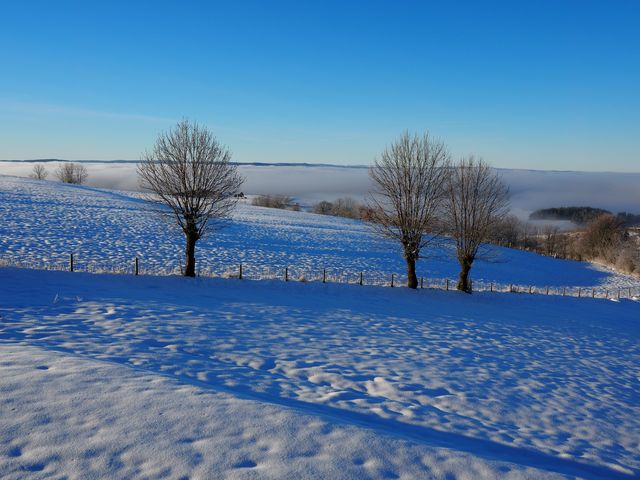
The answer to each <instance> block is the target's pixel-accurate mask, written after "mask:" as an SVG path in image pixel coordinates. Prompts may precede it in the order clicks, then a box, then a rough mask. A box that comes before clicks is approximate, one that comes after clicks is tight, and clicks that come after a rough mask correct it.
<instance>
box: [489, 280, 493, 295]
mask: <svg viewBox="0 0 640 480" xmlns="http://www.w3.org/2000/svg"><path fill="white" fill-rule="evenodd" d="M489 291H490V292H491V293H493V282H491V283H490V284H489Z"/></svg>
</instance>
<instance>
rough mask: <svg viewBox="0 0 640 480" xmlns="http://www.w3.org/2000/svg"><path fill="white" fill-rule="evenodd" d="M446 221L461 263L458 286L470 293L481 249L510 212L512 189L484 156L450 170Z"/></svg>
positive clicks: (466, 159)
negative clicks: (473, 269)
mask: <svg viewBox="0 0 640 480" xmlns="http://www.w3.org/2000/svg"><path fill="white" fill-rule="evenodd" d="M445 212H446V213H445V218H444V220H445V224H446V226H447V232H448V233H449V234H450V235H451V237H452V238H453V240H454V242H455V246H456V256H457V257H458V261H459V262H460V278H459V280H458V285H457V288H458V290H462V291H464V292H469V293H471V288H472V287H471V283H470V282H469V272H470V270H471V266H472V265H473V262H474V260H475V259H476V257H477V256H478V253H479V252H480V249H481V248H483V247H484V248H489V247H488V245H486V244H484V243H483V242H486V241H487V240H489V239H490V238H491V236H492V234H494V231H493V230H494V229H495V228H496V227H497V226H499V225H500V224H501V222H502V221H503V220H504V218H505V216H506V215H507V213H508V212H509V189H508V188H507V186H506V185H505V184H504V183H503V182H502V179H501V178H500V176H499V175H498V174H497V173H496V172H495V170H493V169H492V168H491V167H490V166H489V165H488V164H487V163H485V162H484V161H483V160H482V159H480V160H476V159H475V158H474V157H467V158H463V159H462V160H460V162H459V163H458V164H457V165H455V166H454V167H453V168H452V169H451V172H450V175H449V177H448V181H447V184H446V196H445Z"/></svg>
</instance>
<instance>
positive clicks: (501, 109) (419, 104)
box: [0, 0, 640, 172]
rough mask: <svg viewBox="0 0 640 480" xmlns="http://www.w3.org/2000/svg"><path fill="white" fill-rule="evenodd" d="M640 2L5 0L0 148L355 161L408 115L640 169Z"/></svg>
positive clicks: (395, 131)
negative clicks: (187, 142)
mask: <svg viewBox="0 0 640 480" xmlns="http://www.w3.org/2000/svg"><path fill="white" fill-rule="evenodd" d="M639 86H640V1H636V0H626V1H625V0H619V1H616V0H609V1H606V0H602V1H589V0H567V1H561V0H553V1H524V0H522V1H475V2H462V1H460V2H454V1H445V0H443V1H426V0H425V1H419V2H408V1H404V2H403V1H388V2H374V1H366V2H347V1H335V2H334V1H318V2H313V3H312V2H307V1H292V2H284V1H266V0H265V1H256V2H242V1H227V2H220V3H216V2H207V1H202V2H189V1H173V2H162V1H148V2H142V1H138V2H135V1H127V2H117V1H105V2H92V1H83V2H65V1H56V2H52V1H43V2H30V1H28V0H24V1H13V2H10V1H6V2H2V3H0V158H4V159H26V158H43V157H47V158H51V157H55V158H69V159H136V158H139V156H140V154H141V152H142V151H143V150H144V149H145V148H148V147H150V146H151V145H152V144H153V141H154V139H155V137H156V135H157V133H158V132H159V131H162V130H165V129H167V128H169V127H170V126H171V125H172V124H174V123H175V122H176V121H177V120H179V119H180V118H182V117H188V118H190V119H193V120H197V121H199V122H201V123H203V124H206V125H207V126H209V127H210V128H211V129H213V130H214V132H215V133H216V135H217V136H218V138H219V139H220V140H221V141H222V142H223V143H226V144H227V145H229V147H230V148H231V150H232V151H233V152H234V159H235V160H237V161H243V162H246V161H264V162H278V161H282V162H327V163H340V164H368V163H370V162H371V161H372V159H373V158H374V156H375V155H376V154H377V153H378V152H379V151H380V150H381V149H382V148H384V146H385V145H386V144H388V143H389V142H390V141H392V140H393V139H394V138H395V137H396V136H398V135H399V134H400V133H401V132H402V131H403V130H405V129H409V130H412V131H422V130H425V129H426V130H429V131H430V132H431V133H432V134H433V135H434V136H436V137H438V138H441V139H442V140H444V141H445V142H447V143H448V144H449V145H450V148H451V151H452V153H453V154H454V155H455V156H459V155H463V154H468V153H474V154H477V155H481V156H483V157H484V158H485V159H486V160H488V161H489V162H491V163H493V164H494V165H496V166H500V167H513V168H537V169H579V170H596V171H597V170H618V171H636V172H637V171H640V89H639Z"/></svg>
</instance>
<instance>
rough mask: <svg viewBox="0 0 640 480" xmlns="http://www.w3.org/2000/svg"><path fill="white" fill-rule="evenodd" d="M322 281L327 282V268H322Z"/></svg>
mask: <svg viewBox="0 0 640 480" xmlns="http://www.w3.org/2000/svg"><path fill="white" fill-rule="evenodd" d="M322 283H327V269H326V268H323V269H322Z"/></svg>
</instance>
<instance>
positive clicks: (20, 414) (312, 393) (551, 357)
mask: <svg viewBox="0 0 640 480" xmlns="http://www.w3.org/2000/svg"><path fill="white" fill-rule="evenodd" d="M182 241H183V240H182V238H181V237H180V235H179V234H178V233H176V232H174V231H173V230H172V229H171V228H170V227H169V226H168V225H167V224H164V223H163V222H162V221H161V220H159V218H158V217H157V216H156V215H155V214H153V213H152V212H149V210H148V207H147V205H146V204H145V202H143V201H142V200H140V199H139V198H137V196H136V195H135V194H131V193H123V192H117V191H109V190H101V189H96V188H93V187H77V186H67V185H61V184H59V183H54V182H39V181H35V180H28V179H20V178H14V177H6V176H5V177H3V176H0V252H1V253H2V259H4V261H5V263H12V262H13V263H18V260H19V262H20V263H22V264H23V265H24V264H27V265H29V264H31V265H32V266H40V267H46V266H49V267H50V266H51V265H52V264H55V263H61V264H62V263H65V262H66V261H67V255H68V253H69V252H73V253H74V255H75V257H76V265H77V267H78V268H79V269H81V270H83V269H90V270H108V269H109V268H113V267H114V266H117V267H119V268H120V269H124V268H125V267H126V268H127V269H129V271H130V270H131V267H132V262H131V260H132V258H133V257H134V256H138V257H139V258H140V260H141V266H142V270H143V272H144V273H146V274H147V275H141V276H133V275H111V274H101V275H94V274H90V273H84V272H74V273H69V272H60V271H51V270H33V269H25V268H10V267H2V268H0V477H2V478H16V479H18V478H25V477H28V478H176V479H180V478H337V479H339V478H354V479H359V478H403V479H413V478H433V479H448V480H454V479H460V480H462V479H476V478H480V479H482V478H486V479H497V478H513V479H540V478H587V479H596V478H613V479H615V478H637V477H638V476H640V434H639V433H638V432H640V385H639V383H640V367H639V366H640V304H639V303H638V301H637V298H638V297H635V300H627V299H621V300H615V301H611V300H607V299H604V298H596V299H592V298H571V297H561V296H545V295H517V294H507V293H489V292H486V293H482V292H481V293H476V294H474V295H466V294H462V293H459V292H454V291H449V292H446V291H442V290H432V289H424V290H418V291H411V290H408V289H404V288H394V289H391V288H385V287H380V286H370V285H366V286H364V287H361V286H359V285H354V284H350V285H346V284H337V283H327V284H323V283H321V282H313V281H310V282H297V281H291V282H288V283H285V282H283V281H276V280H264V279H263V280H261V281H252V280H249V279H250V278H268V277H269V276H270V275H274V274H278V275H281V273H282V269H284V267H285V266H296V268H292V278H298V276H299V275H302V274H303V273H304V274H305V276H306V277H307V278H311V279H312V278H313V275H317V274H318V272H319V271H321V269H322V268H327V269H329V271H330V273H331V274H336V273H342V274H344V276H345V278H346V279H347V280H348V279H350V278H352V279H353V280H355V278H356V275H357V273H358V272H359V271H365V282H366V283H368V282H370V281H372V280H374V279H375V278H376V277H378V278H385V277H387V276H388V275H389V274H390V273H392V272H395V273H397V272H400V271H401V270H402V268H403V265H402V259H401V257H400V255H399V253H398V252H397V250H396V248H395V246H394V245H393V244H390V243H388V242H386V241H382V240H380V239H377V238H376V237H374V236H373V235H372V234H371V232H370V231H369V230H368V229H367V228H366V226H364V225H363V224H362V223H360V222H356V221H351V220H345V219H337V218H332V217H324V216H318V215H313V214H308V213H302V212H285V211H279V210H271V209H264V208H259V207H252V206H249V205H241V206H240V208H239V209H238V212H237V213H236V215H235V216H234V218H233V219H232V221H231V222H230V223H229V225H227V226H226V228H224V229H222V230H220V231H218V232H216V233H215V235H214V236H211V237H210V238H209V239H208V240H203V241H202V242H199V245H198V249H197V255H198V262H199V266H200V268H201V269H202V270H205V271H206V270H209V271H211V272H214V273H215V272H217V273H224V272H225V271H226V272H231V273H233V272H235V271H237V270H236V267H235V266H236V265H238V264H239V263H240V262H242V263H243V265H245V272H244V273H245V277H244V278H245V279H244V280H238V279H234V278H229V279H223V278H206V277H199V278H195V279H186V278H182V277H178V276H152V275H149V274H150V273H154V272H155V273H163V272H167V271H170V270H175V268H176V266H177V265H178V264H179V261H180V258H181V252H182V248H183V247H182ZM429 253H430V256H429V258H428V259H426V260H424V261H421V262H420V268H421V272H420V274H421V275H426V276H427V277H428V278H431V279H438V278H440V279H441V278H443V277H446V276H451V277H453V276H454V275H455V273H456V270H457V269H456V264H455V261H454V260H453V259H452V258H451V255H450V253H451V252H450V247H448V246H447V245H444V246H440V247H437V248H434V249H433V250H432V251H430V252H429ZM499 253H500V255H499V261H497V260H495V259H494V260H492V261H485V262H481V263H479V264H478V265H477V268H475V271H474V275H475V277H474V279H475V280H476V282H482V281H485V282H486V281H491V282H496V283H514V284H530V285H538V286H542V285H552V286H553V285H555V286H557V287H562V286H582V287H583V288H588V287H591V286H598V287H600V288H611V287H612V286H617V287H623V286H624V287H629V288H637V285H638V284H637V280H634V279H632V278H630V277H625V276H622V275H619V274H616V273H614V272H610V271H606V270H604V269H602V268H598V267H595V266H592V265H589V264H585V263H580V262H567V261H561V260H555V259H551V258H546V257H541V256H538V255H535V254H530V253H527V252H518V251H513V250H509V249H500V252H499ZM634 282H635V283H634Z"/></svg>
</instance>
